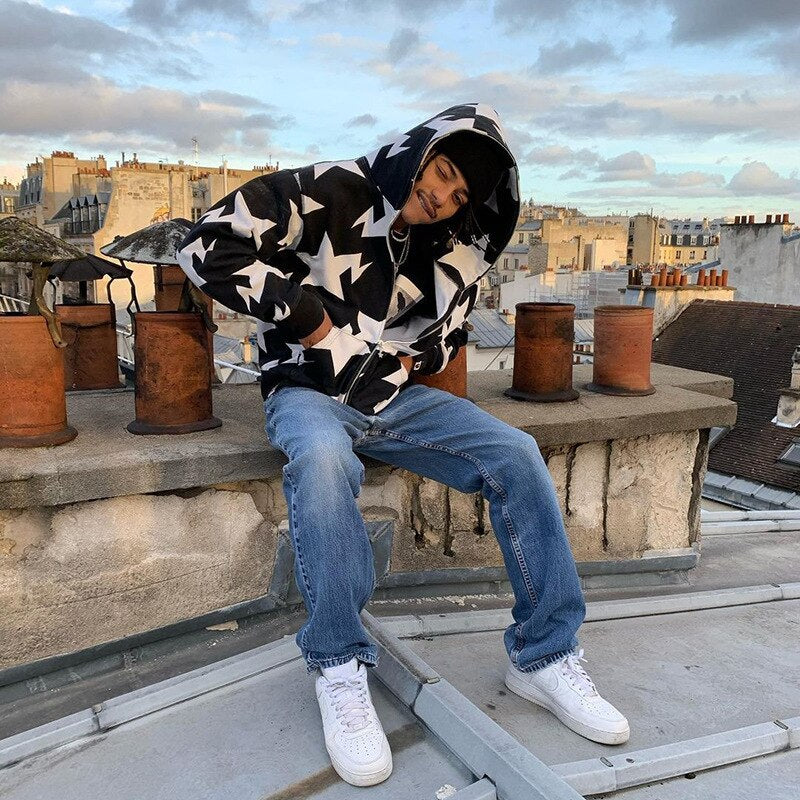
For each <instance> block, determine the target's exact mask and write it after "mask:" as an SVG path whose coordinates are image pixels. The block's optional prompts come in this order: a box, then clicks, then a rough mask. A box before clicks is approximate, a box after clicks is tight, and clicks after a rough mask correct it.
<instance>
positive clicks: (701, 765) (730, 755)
mask: <svg viewBox="0 0 800 800" xmlns="http://www.w3.org/2000/svg"><path fill="white" fill-rule="evenodd" d="M794 722H795V720H774V721H772V722H764V723H761V724H759V725H749V726H747V727H745V728H736V729H733V730H729V731H722V732H720V733H713V734H710V735H708V736H700V737H697V738H695V739H686V740H683V741H679V742H673V743H671V744H667V745H661V746H658V747H649V748H646V749H644V750H635V751H632V752H627V753H621V754H618V755H617V754H613V755H607V756H605V757H604V761H601V759H599V758H593V759H587V760H585V761H573V762H570V763H566V764H558V765H556V766H554V767H553V771H554V772H556V773H557V774H559V775H561V777H563V778H564V780H566V781H567V782H568V783H569V784H570V786H572V787H573V788H574V789H576V790H577V791H579V792H581V794H584V795H593V794H600V793H601V792H608V791H616V790H619V789H628V788H631V787H634V786H642V785H643V784H647V783H652V782H654V781H661V780H666V779H669V778H675V777H678V776H679V775H685V774H686V773H688V772H699V771H702V770H707V769H713V768H714V767H722V766H728V765H730V764H735V763H737V762H740V761H746V760H748V759H751V758H758V757H759V756H765V755H769V754H771V753H777V752H780V751H782V750H788V749H792V748H793V747H797V746H798V745H799V744H800V740H794V744H793V743H792V740H791V739H790V731H792V730H794V729H796V727H797V726H796V725H795V726H794V728H793V727H792V723H794Z"/></svg>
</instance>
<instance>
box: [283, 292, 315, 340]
mask: <svg viewBox="0 0 800 800" xmlns="http://www.w3.org/2000/svg"><path fill="white" fill-rule="evenodd" d="M324 319H325V307H324V306H323V305H322V302H321V301H320V299H319V298H318V297H317V296H316V295H314V294H313V293H312V292H309V291H306V290H305V289H301V290H300V299H299V300H298V301H297V304H296V305H295V307H294V308H293V309H292V313H291V314H289V316H288V317H285V318H284V319H282V320H281V321H280V322H276V326H277V327H279V328H280V329H281V330H282V331H283V332H284V333H286V334H287V335H288V336H291V337H292V338H293V339H297V340H298V341H299V340H300V339H303V338H305V337H306V336H308V335H309V334H312V333H313V332H314V331H315V330H316V329H317V328H319V326H320V325H322V322H323V320H324Z"/></svg>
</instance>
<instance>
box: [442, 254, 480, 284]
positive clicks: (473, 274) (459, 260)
mask: <svg viewBox="0 0 800 800" xmlns="http://www.w3.org/2000/svg"><path fill="white" fill-rule="evenodd" d="M438 260H439V263H441V264H449V265H450V266H451V267H455V268H456V269H457V270H458V271H459V273H460V275H461V278H462V280H463V281H464V285H465V286H469V284H471V283H473V282H474V281H475V280H476V279H477V278H478V277H480V275H481V268H480V267H481V264H482V263H483V259H481V258H479V257H478V255H477V254H476V252H475V251H474V250H473V248H472V247H467V245H465V244H458V245H456V246H455V247H454V248H453V250H452V251H451V252H450V253H447V254H446V255H444V256H442V257H441V258H440V259H438Z"/></svg>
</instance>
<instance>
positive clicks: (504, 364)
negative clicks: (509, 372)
mask: <svg viewBox="0 0 800 800" xmlns="http://www.w3.org/2000/svg"><path fill="white" fill-rule="evenodd" d="M505 368H506V362H505V361H501V362H500V366H499V367H498V368H497V369H505Z"/></svg>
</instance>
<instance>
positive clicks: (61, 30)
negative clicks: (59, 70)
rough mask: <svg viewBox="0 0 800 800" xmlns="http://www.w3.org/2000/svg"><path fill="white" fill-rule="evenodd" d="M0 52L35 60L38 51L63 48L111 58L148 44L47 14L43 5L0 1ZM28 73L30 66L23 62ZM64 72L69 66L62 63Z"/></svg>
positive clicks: (92, 23)
mask: <svg viewBox="0 0 800 800" xmlns="http://www.w3.org/2000/svg"><path fill="white" fill-rule="evenodd" d="M0 15H2V19H3V25H2V27H0V49H2V50H3V51H17V52H24V53H26V54H27V55H28V57H30V55H31V54H32V53H35V54H36V55H37V57H38V54H39V52H41V51H42V50H49V49H52V48H64V49H67V50H74V51H76V52H83V53H84V55H86V54H88V53H102V54H105V55H113V54H114V53H119V52H120V51H122V52H125V53H128V52H131V51H132V50H137V51H138V50H140V49H141V48H143V47H145V46H147V45H151V44H152V42H150V40H149V39H145V38H143V37H141V36H137V35H135V34H131V33H127V32H125V31H122V30H119V29H118V28H114V27H112V26H111V25H107V24H106V23H105V22H100V21H99V20H95V19H90V18H89V17H81V16H77V15H75V14H64V13H62V12H59V11H51V10H50V9H48V8H45V7H44V6H40V5H35V4H33V3H23V2H19V0H0ZM26 66H27V67H28V69H29V71H30V70H31V67H32V66H33V65H32V64H30V63H27V64H26ZM63 66H64V69H65V70H66V69H67V68H68V67H69V65H67V64H64V65H63Z"/></svg>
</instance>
